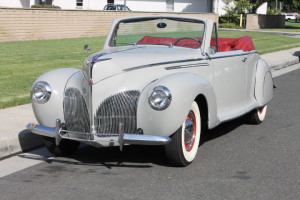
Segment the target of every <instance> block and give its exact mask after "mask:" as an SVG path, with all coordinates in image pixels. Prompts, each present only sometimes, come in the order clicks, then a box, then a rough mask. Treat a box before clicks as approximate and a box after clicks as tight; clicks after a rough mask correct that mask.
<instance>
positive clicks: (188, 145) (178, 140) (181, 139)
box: [165, 101, 201, 166]
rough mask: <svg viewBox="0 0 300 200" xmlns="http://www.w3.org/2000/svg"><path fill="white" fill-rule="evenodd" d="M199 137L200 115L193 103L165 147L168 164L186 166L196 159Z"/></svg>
mask: <svg viewBox="0 0 300 200" xmlns="http://www.w3.org/2000/svg"><path fill="white" fill-rule="evenodd" d="M200 135H201V114H200V110H199V107H198V104H197V103H196V102H195V101H194V102H193V104H192V106H191V108H190V111H189V113H188V115H187V117H186V119H185V121H184V122H183V124H182V126H181V127H180V128H179V129H178V130H177V131H176V132H175V133H174V134H173V135H172V136H171V138H172V142H170V143H169V144H167V145H166V146H165V149H166V155H167V158H168V160H169V162H170V163H171V164H172V165H174V166H187V165H189V164H190V163H191V162H192V161H193V160H194V159H195V157H196V154H197V151H198V147H199V142H200Z"/></svg>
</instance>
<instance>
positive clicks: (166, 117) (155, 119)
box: [137, 73, 217, 136]
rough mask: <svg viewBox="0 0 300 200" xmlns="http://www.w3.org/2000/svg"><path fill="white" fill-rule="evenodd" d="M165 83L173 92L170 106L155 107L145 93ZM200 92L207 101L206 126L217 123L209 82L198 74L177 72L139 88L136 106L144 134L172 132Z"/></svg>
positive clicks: (176, 128) (138, 120)
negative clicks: (158, 109)
mask: <svg viewBox="0 0 300 200" xmlns="http://www.w3.org/2000/svg"><path fill="white" fill-rule="evenodd" d="M160 85H161V86H165V87H167V88H168V89H169V90H170V92H171V94H172V102H171V104H170V106H169V107H168V108H167V109H165V110H162V111H157V110H154V109H152V108H151V107H150V105H149V103H148V97H149V96H150V94H151V93H152V91H153V88H154V87H156V86H160ZM199 94H202V95H203V96H204V97H205V98H206V101H207V104H208V118H209V127H210V126H212V124H216V123H217V111H216V98H215V95H214V92H213V89H212V86H211V84H210V83H209V82H208V81H207V80H206V79H204V78H202V77H201V76H198V75H195V74H191V73H176V74H171V75H168V76H165V77H163V78H160V79H158V80H155V81H153V82H152V83H150V84H149V85H147V86H146V87H145V88H144V90H143V91H142V93H141V95H140V98H139V102H138V108H137V127H138V128H141V129H143V132H144V134H151V135H162V136H170V135H172V134H173V133H174V132H175V131H176V130H178V128H179V127H180V126H181V125H182V123H183V122H184V120H185V118H186V116H187V114H188V112H189V110H190V107H191V105H192V102H193V101H194V100H195V99H196V97H197V96H198V95H199Z"/></svg>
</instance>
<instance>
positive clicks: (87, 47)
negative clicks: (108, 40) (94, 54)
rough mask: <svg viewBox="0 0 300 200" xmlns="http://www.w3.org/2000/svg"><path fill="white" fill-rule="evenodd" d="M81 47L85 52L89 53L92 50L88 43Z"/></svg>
mask: <svg viewBox="0 0 300 200" xmlns="http://www.w3.org/2000/svg"><path fill="white" fill-rule="evenodd" d="M83 49H84V50H85V51H86V52H87V53H91V51H92V47H91V46H90V45H88V44H86V45H84V46H83Z"/></svg>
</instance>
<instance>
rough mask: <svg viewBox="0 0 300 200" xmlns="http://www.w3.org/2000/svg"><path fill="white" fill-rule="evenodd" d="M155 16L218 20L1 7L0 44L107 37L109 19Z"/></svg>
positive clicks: (214, 18) (146, 13)
mask: <svg viewBox="0 0 300 200" xmlns="http://www.w3.org/2000/svg"><path fill="white" fill-rule="evenodd" d="M158 14H173V15H174V14H179V15H184V16H196V17H200V18H201V17H202V18H209V19H213V20H214V21H216V22H217V21H218V15H216V14H212V13H174V12H171V13H161V12H116V11H86V10H53V9H18V8H15V9H11V8H9V9H7V8H0V42H3V41H23V40H44V39H58V38H78V37H92V36H100V35H106V34H107V32H108V29H109V28H110V24H111V22H112V20H113V19H115V18H119V17H125V16H137V15H158Z"/></svg>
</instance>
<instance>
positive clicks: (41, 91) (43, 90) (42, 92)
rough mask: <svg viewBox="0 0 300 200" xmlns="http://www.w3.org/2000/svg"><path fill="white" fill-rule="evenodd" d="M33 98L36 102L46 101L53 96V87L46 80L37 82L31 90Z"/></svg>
mask: <svg viewBox="0 0 300 200" xmlns="http://www.w3.org/2000/svg"><path fill="white" fill-rule="evenodd" d="M31 97H32V100H33V101H34V102H36V103H46V102H47V101H48V100H49V99H50V97H51V87H50V85H49V84H48V83H47V82H45V81H39V82H36V83H35V84H34V85H33V86H32V90H31Z"/></svg>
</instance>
